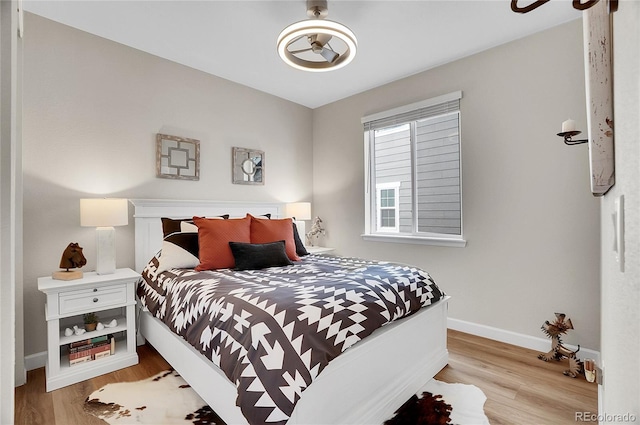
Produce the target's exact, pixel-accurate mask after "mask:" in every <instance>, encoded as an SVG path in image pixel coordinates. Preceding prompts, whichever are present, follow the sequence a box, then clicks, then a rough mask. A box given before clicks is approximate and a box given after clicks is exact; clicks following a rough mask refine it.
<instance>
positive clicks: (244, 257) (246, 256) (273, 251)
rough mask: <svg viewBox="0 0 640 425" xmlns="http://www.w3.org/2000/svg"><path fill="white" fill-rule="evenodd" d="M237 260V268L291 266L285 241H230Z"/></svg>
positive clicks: (256, 268)
mask: <svg viewBox="0 0 640 425" xmlns="http://www.w3.org/2000/svg"><path fill="white" fill-rule="evenodd" d="M229 247H230V248H231V253H232V254H233V258H234V259H235V261H236V267H235V269H236V270H258V269H265V268H267V267H280V266H290V265H292V264H293V263H292V262H291V260H289V257H287V252H286V251H285V249H284V241H277V242H269V243H253V244H252V243H244V242H229Z"/></svg>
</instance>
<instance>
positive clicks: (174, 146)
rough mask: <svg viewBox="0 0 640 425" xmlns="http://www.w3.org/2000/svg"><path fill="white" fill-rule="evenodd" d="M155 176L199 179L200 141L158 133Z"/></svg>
mask: <svg viewBox="0 0 640 425" xmlns="http://www.w3.org/2000/svg"><path fill="white" fill-rule="evenodd" d="M156 177H161V178H164V179H181V180H200V141H199V140H195V139H187V138H184V137H177V136H170V135H168V134H159V133H158V134H157V135H156Z"/></svg>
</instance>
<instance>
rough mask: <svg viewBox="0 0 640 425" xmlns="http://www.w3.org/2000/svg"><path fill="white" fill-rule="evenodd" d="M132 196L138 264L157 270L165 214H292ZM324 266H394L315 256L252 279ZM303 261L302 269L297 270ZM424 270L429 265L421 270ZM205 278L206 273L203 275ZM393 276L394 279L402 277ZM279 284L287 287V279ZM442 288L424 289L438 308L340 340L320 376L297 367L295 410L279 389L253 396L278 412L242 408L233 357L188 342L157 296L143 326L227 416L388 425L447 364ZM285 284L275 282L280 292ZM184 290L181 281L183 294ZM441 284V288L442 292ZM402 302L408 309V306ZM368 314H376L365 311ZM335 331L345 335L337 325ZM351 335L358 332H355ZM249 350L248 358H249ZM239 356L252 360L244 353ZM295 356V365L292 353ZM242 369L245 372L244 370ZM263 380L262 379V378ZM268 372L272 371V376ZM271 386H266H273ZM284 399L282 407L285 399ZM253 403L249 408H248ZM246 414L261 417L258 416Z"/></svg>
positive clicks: (267, 206)
mask: <svg viewBox="0 0 640 425" xmlns="http://www.w3.org/2000/svg"><path fill="white" fill-rule="evenodd" d="M131 203H132V204H133V205H134V218H135V254H136V269H137V270H138V271H139V272H143V271H145V268H147V270H146V273H148V272H149V267H151V268H153V267H154V265H153V264H151V262H152V261H153V259H154V258H155V259H156V261H157V258H156V257H155V256H156V254H157V253H158V251H159V250H160V248H161V247H162V246H163V232H162V224H161V218H162V217H173V218H176V219H179V218H186V217H193V216H201V217H217V216H222V215H229V216H231V217H243V216H245V215H246V214H251V215H253V216H256V217H259V216H264V215H267V216H271V217H276V218H277V217H281V216H282V214H281V212H282V208H283V205H282V204H277V203H246V202H216V201H175V200H143V199H137V200H131ZM150 261H151V262H150ZM156 265H157V264H156ZM320 267H328V268H332V269H335V270H339V271H340V272H341V273H343V274H342V276H343V277H344V276H346V279H347V280H348V279H351V275H350V274H348V273H351V271H353V270H356V271H357V272H359V273H360V275H363V274H364V275H365V276H366V277H367V279H369V280H371V279H373V280H375V279H376V278H375V277H372V276H378V275H380V273H382V272H381V270H382V271H383V272H384V271H386V270H387V269H389V267H391V266H390V265H387V263H380V262H369V261H365V260H355V259H343V258H340V257H336V258H332V257H321V256H313V255H312V256H309V257H306V258H304V259H303V260H302V261H300V262H296V264H295V265H294V266H290V267H289V268H287V267H283V268H282V269H281V268H274V269H268V270H270V272H269V273H271V274H265V275H264V276H263V275H259V276H257V275H256V273H254V272H247V274H248V275H250V279H256V280H271V281H273V282H276V281H278V282H283V281H286V279H284V280H283V278H282V276H281V275H279V274H278V273H292V274H300V275H304V276H306V277H304V279H310V278H312V279H315V276H311V277H310V275H309V273H310V271H313V270H316V269H318V270H322V271H321V272H319V273H318V276H319V275H323V276H324V274H325V271H324V269H320ZM405 268H406V267H405ZM294 270H298V271H295V272H293V271H294ZM411 270H412V273H416V270H415V269H411ZM221 272H223V271H221ZM168 273H169V275H170V278H166V277H165V278H166V279H168V280H171V282H172V283H175V285H178V286H179V285H182V284H183V281H186V280H187V279H186V278H185V277H184V276H183V275H185V274H186V275H194V274H197V273H196V272H195V271H176V270H174V271H171V272H168ZM344 273H347V274H344ZM393 273H395V270H394V271H393ZM417 273H419V274H420V273H422V272H420V271H418V272H417ZM165 274H166V273H165ZM211 274H214V273H211ZM425 275H426V273H425ZM163 276H164V275H163ZM380 276H381V275H380ZM201 277H202V276H198V277H197V279H200V278H201ZM237 277H238V276H237V273H236V275H232V276H231V277H230V278H229V279H230V281H231V282H233V280H234V279H236V278H237ZM183 278H184V279H183ZM180 279H183V280H180ZM197 279H196V280H197ZM380 279H381V280H385V279H386V280H389V277H388V276H387V277H380ZM391 279H392V280H393V276H392V277H391ZM401 279H405V278H401ZM428 279H430V278H428ZM254 283H255V282H254ZM252 284H253V283H252ZM245 285H246V284H245ZM275 286H276V287H278V285H275ZM280 286H286V285H280ZM412 287H415V285H413V286H412ZM430 288H431V287H430ZM435 288H436V289H435V290H433V293H431V292H430V293H428V294H426V293H425V291H422V292H421V294H422V295H420V294H419V296H420V297H422V298H421V299H422V300H427V298H429V297H431V298H430V299H428V300H427V302H426V304H430V305H429V306H428V307H423V308H419V309H418V310H417V311H415V312H409V311H407V312H406V314H407V315H408V317H405V318H402V319H400V320H395V321H392V322H391V323H388V324H384V325H383V326H382V327H380V328H379V329H376V330H373V331H371V334H370V335H369V336H367V337H366V338H365V339H362V340H359V338H355V340H354V341H357V342H354V341H351V343H348V344H347V343H344V344H343V345H344V346H342V348H340V351H341V352H342V353H341V354H339V355H337V357H335V358H333V357H334V356H333V355H330V356H329V357H330V358H333V359H332V360H331V361H330V362H329V363H328V364H326V365H325V364H324V363H323V364H322V365H321V367H316V368H315V369H314V370H315V372H318V370H321V373H315V375H314V376H313V380H312V382H311V383H310V384H309V383H308V382H301V381H302V380H303V378H301V377H299V376H297V374H296V375H294V374H293V373H292V374H291V375H288V379H289V381H288V382H289V383H291V384H292V387H295V385H293V383H296V385H297V387H298V388H304V391H302V392H301V393H300V389H298V390H297V391H293V390H288V391H289V392H291V394H290V396H289V398H290V399H291V400H292V401H294V403H293V405H292V406H291V409H292V410H286V409H283V410H284V412H283V411H282V410H281V409H278V408H274V406H273V401H272V400H270V399H269V397H267V400H266V401H265V399H264V398H263V397H260V399H259V400H257V401H256V400H255V397H254V399H253V401H252V402H251V404H253V405H255V406H256V410H257V411H261V412H265V411H266V412H268V414H264V415H263V416H261V417H260V419H259V420H258V419H256V417H255V416H251V415H252V413H247V412H248V410H247V408H246V405H243V408H242V410H241V408H240V407H239V406H237V401H238V400H239V399H240V398H241V397H240V398H239V394H238V387H243V386H242V385H240V380H239V379H236V380H235V383H234V382H232V380H230V377H232V373H233V372H230V371H229V367H228V366H229V365H226V364H225V361H224V360H223V361H222V364H220V366H218V365H216V364H214V362H213V361H212V360H210V359H209V358H213V359H214V361H215V360H217V363H220V360H219V357H218V356H217V355H216V356H212V355H211V353H206V354H207V355H208V356H209V358H207V356H205V355H204V354H203V352H202V351H203V347H202V345H206V344H200V346H198V344H196V346H198V347H197V348H196V347H195V346H193V345H191V344H189V343H188V342H187V341H186V339H185V337H186V336H185V335H182V336H180V335H178V334H177V333H175V332H174V331H175V329H174V331H172V330H171V329H170V327H176V326H174V325H172V323H169V322H168V321H163V320H161V318H160V317H162V316H163V315H162V314H158V312H157V311H153V312H152V310H154V309H155V306H153V303H149V306H150V308H147V307H144V306H142V303H141V309H140V316H139V335H140V337H141V340H144V339H146V340H147V341H148V342H149V343H150V344H151V345H153V346H154V347H155V348H156V350H158V352H159V353H160V354H161V355H162V356H163V357H164V358H165V359H166V360H167V361H168V362H169V363H170V364H171V365H172V367H174V368H175V369H176V370H177V371H178V373H180V374H181V375H182V376H183V377H184V378H185V380H186V381H187V382H189V384H190V385H191V387H192V388H193V389H194V390H195V391H196V392H198V394H199V395H200V396H201V397H202V398H203V399H204V400H205V401H206V402H207V403H208V404H209V405H210V406H211V407H212V409H213V410H214V411H215V412H216V413H217V414H218V415H219V416H220V417H221V418H222V419H223V420H224V421H225V422H226V423H227V424H246V423H252V424H253V423H276V424H284V423H287V424H313V423H316V424H329V423H378V424H380V423H382V422H384V421H385V420H386V419H389V418H390V417H392V416H393V413H394V411H395V410H396V409H397V408H398V407H399V406H400V405H402V404H403V403H404V402H405V401H406V400H407V399H409V397H410V396H411V395H412V394H414V393H415V392H416V391H417V390H419V389H420V387H422V386H423V385H424V384H425V383H426V382H427V381H428V380H429V379H431V378H432V377H433V376H434V375H435V374H436V373H437V372H438V371H440V370H441V369H442V368H443V367H444V366H445V365H446V364H447V361H448V352H447V349H446V315H447V302H448V297H447V296H446V295H444V293H441V292H440V291H439V289H437V285H435ZM235 290H236V291H237V290H238V289H237V288H236V289H235ZM277 290H279V287H278V289H277ZM277 290H276V289H274V291H275V292H277ZM340 290H342V289H340ZM429 291H431V289H429ZM178 292H179V291H177V290H176V292H175V294H177V293H178ZM186 292H193V291H192V290H191V289H185V290H183V291H182V293H183V294H184V293H186ZM438 292H440V293H439V294H438ZM175 294H174V295H169V294H167V297H168V298H171V297H173V298H171V299H172V301H171V302H169V303H168V304H170V305H173V304H177V303H178V302H177V301H176V300H177V299H178V297H177V295H175ZM142 298H143V299H144V302H145V303H147V300H146V299H145V298H149V297H148V296H146V297H145V296H143V297H142ZM381 298H383V297H381ZM247 299H248V298H247ZM431 301H433V302H431ZM412 302H414V301H412ZM409 304H410V303H409V301H407V302H406V305H407V306H409ZM198 308H199V307H198ZM398 309H399V310H402V308H401V307H398ZM165 314H169V315H171V314H173V315H174V317H175V313H166V312H165ZM287 314H289V313H287ZM364 314H368V313H367V312H364ZM173 323H175V321H174V322H173ZM234 323H235V326H238V323H237V322H234ZM334 324H335V323H334ZM296 326H297V325H296ZM338 326H339V325H338ZM177 328H181V326H177ZM256 329H258V327H253V328H251V330H250V331H249V332H254V335H255V333H256V332H258V333H259V332H260V331H259V330H256ZM178 333H180V332H178ZM333 334H334V335H335V334H336V332H333ZM345 335H346V334H345ZM348 335H349V336H350V337H351V338H353V334H348ZM346 339H348V338H346V337H344V335H343V338H342V341H344V340H346ZM264 346H265V347H267V349H269V350H272V349H275V348H276V347H278V346H277V344H275V343H274V341H271V342H270V343H269V344H267V343H265V344H264ZM345 347H346V348H345ZM278 348H280V347H278ZM205 351H206V350H205ZM302 351H304V350H302ZM218 354H219V353H218ZM314 356H315V354H314ZM303 357H304V356H303ZM292 358H293V357H292ZM243 359H244V358H241V360H243ZM294 359H295V358H294ZM227 362H228V361H227ZM276 363H277V362H276ZM239 364H242V361H240V362H239ZM265 364H266V362H265ZM285 364H286V365H287V366H288V365H289V363H288V361H287V362H286V363H285ZM278 367H280V366H278ZM274 368H276V366H273V368H270V367H267V369H274ZM223 369H224V371H223ZM238 373H240V372H238ZM242 373H244V372H242ZM238 376H239V375H236V378H237V377H238ZM266 376H269V375H266ZM259 380H260V379H256V382H257V381H259ZM262 380H264V379H263V378H262ZM250 382H251V381H250ZM265 382H266V381H265ZM236 385H238V387H237V386H236ZM247 385H249V388H245V389H248V390H250V391H256V388H251V387H255V384H251V383H250V384H247ZM247 385H244V387H246V386H247ZM267 392H268V391H266V390H265V391H264V393H265V394H266V393H267ZM283 392H286V391H283ZM294 393H295V394H294ZM252 394H253V393H252ZM257 394H258V395H260V394H261V393H259V392H258V393H257ZM245 398H246V397H245ZM277 407H280V404H278V406H277ZM243 411H244V412H245V414H246V415H245V414H243ZM246 416H248V417H249V418H251V419H250V420H248V419H247V417H246Z"/></svg>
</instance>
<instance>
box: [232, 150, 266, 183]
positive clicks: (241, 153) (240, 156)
mask: <svg viewBox="0 0 640 425" xmlns="http://www.w3.org/2000/svg"><path fill="white" fill-rule="evenodd" d="M232 162H233V165H232V181H233V183H234V184H264V152H263V151H259V150H257V149H245V148H236V147H234V148H233V149H232Z"/></svg>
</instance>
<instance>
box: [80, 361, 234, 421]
mask: <svg viewBox="0 0 640 425" xmlns="http://www.w3.org/2000/svg"><path fill="white" fill-rule="evenodd" d="M84 409H85V411H86V412H88V413H90V414H92V415H93V416H97V417H98V418H100V419H102V420H104V421H105V422H107V423H108V424H148V425H160V424H162V425H172V424H197V425H209V424H211V425H213V424H215V425H224V422H223V421H222V419H220V418H219V417H218V415H216V414H215V412H213V411H212V410H211V408H210V407H209V406H207V403H205V402H204V400H202V399H201V398H200V396H198V394H196V392H195V391H194V390H192V389H191V387H190V386H189V384H187V382H186V381H185V380H184V379H182V377H181V376H180V375H178V373H177V372H176V371H174V370H167V371H164V372H160V373H159V374H157V375H155V376H152V377H151V378H147V379H143V380H142V381H135V382H119V383H115V384H107V385H105V386H104V387H102V388H100V389H99V390H96V391H94V392H92V393H91V395H89V397H87V399H86V400H85V402H84Z"/></svg>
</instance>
